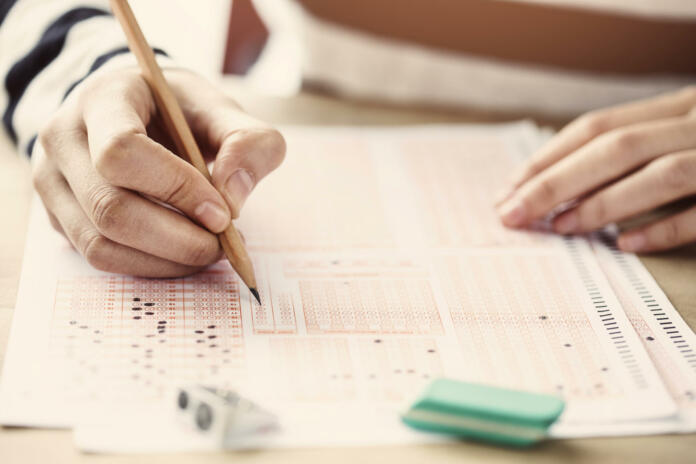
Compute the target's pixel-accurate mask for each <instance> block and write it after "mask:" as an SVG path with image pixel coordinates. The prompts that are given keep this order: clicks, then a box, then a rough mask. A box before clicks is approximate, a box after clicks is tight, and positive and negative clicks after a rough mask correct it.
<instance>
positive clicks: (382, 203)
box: [0, 122, 696, 452]
mask: <svg viewBox="0 0 696 464" xmlns="http://www.w3.org/2000/svg"><path fill="white" fill-rule="evenodd" d="M283 132H284V134H285V137H286V140H287V143H288V154H287V157H286V160H285V162H284V164H283V165H282V167H281V168H279V169H278V170H277V171H276V172H274V173H273V174H271V175H270V176H269V177H268V178H267V179H265V180H264V181H263V182H262V183H261V184H260V185H259V186H258V187H257V189H256V191H255V192H254V194H253V195H252V196H251V198H250V199H249V201H248V203H247V205H246V207H245V210H244V213H243V216H242V218H241V219H240V220H239V221H238V223H237V226H238V227H239V229H240V230H242V231H243V232H244V234H245V236H246V239H247V246H248V249H249V251H250V254H251V256H252V258H253V260H254V262H255V268H256V274H257V279H258V284H259V287H258V289H259V291H260V294H261V300H262V305H257V304H256V303H255V302H254V301H253V298H251V297H250V295H249V292H248V290H247V289H246V288H245V287H244V286H243V284H240V281H239V279H238V278H237V276H236V275H235V273H234V272H233V271H232V269H231V268H230V266H229V264H228V263H226V262H220V263H218V264H216V265H214V266H212V267H210V268H209V269H207V270H205V271H203V272H201V273H200V274H197V275H194V276H190V277H186V278H181V279H170V280H154V279H142V278H134V277H128V276H121V275H113V274H107V273H103V272H99V271H96V270H94V269H92V268H90V266H89V265H88V264H87V263H86V262H85V261H84V260H83V258H82V257H80V256H79V255H78V254H77V253H76V252H75V251H74V250H72V249H71V247H70V246H69V244H68V243H67V241H65V239H63V238H62V237H61V236H60V235H59V234H57V233H56V232H54V231H53V230H52V229H51V228H50V225H49V222H48V219H47V218H46V215H45V212H44V211H43V208H42V207H41V205H40V204H39V203H36V202H35V204H34V208H33V211H32V218H31V223H30V227H29V235H28V238H27V247H26V252H25V258H24V268H23V274H22V280H21V284H20V290H19V295H18V300H17V306H16V310H15V314H14V320H13V325H12V330H11V335H10V342H9V346H8V350H7V356H6V359H5V365H4V369H3V374H2V379H1V382H2V383H1V384H0V422H1V423H3V424H8V425H22V426H36V427H73V428H75V436H76V441H77V444H78V446H79V447H80V448H81V449H84V450H90V451H111V452H128V451H133V452H143V451H177V450H199V449H208V448H210V447H211V444H210V443H208V442H206V441H205V440H204V439H202V438H201V437H200V436H198V435H196V434H195V433H193V432H190V431H188V430H186V429H185V428H183V427H181V426H180V425H179V423H178V422H177V421H176V420H175V417H174V415H175V403H174V400H173V396H174V392H175V391H176V388H177V387H179V386H182V385H190V384H192V383H196V384H203V385H211V386H216V387H221V388H231V389H234V390H236V391H238V392H240V393H242V394H243V395H245V396H248V397H250V398H251V399H254V400H256V401H257V402H258V403H259V404H261V405H262V406H263V407H265V408H266V409H269V410H271V411H273V412H274V413H275V414H277V416H278V417H279V420H280V431H279V433H277V434H275V435H274V436H273V438H271V439H269V440H268V442H267V443H264V446H278V447H286V446H327V445H373V444H402V443H424V442H432V441H436V440H443V438H439V437H435V436H432V435H428V434H424V433H418V432H414V431H411V430H409V429H408V428H407V427H406V426H404V425H403V424H402V423H401V422H400V418H399V414H400V412H401V411H403V410H404V408H405V407H406V405H408V404H409V402H410V401H413V400H414V399H415V397H416V396H417V394H418V393H419V391H420V390H422V389H423V388H424V386H425V385H426V384H427V383H428V382H430V381H431V380H432V379H434V378H437V377H448V378H454V379H460V380H464V381H470V382H479V383H485V384H490V385H497V386H503V387H511V388H516V389H523V390H529V391H535V392H542V393H549V394H554V395H559V396H561V397H562V398H563V399H564V400H565V401H566V404H567V406H566V409H565V411H564V412H563V415H562V416H561V418H560V420H559V422H558V423H556V424H555V425H554V427H553V428H552V430H551V434H552V435H553V436H555V437H580V436H600V435H617V434H645V433H665V432H693V431H696V398H695V395H696V352H695V351H694V349H695V348H696V340H695V337H694V333H693V332H692V331H691V330H690V329H689V327H688V326H687V325H686V324H685V323H684V321H683V320H682V319H681V317H680V316H679V314H678V313H677V312H676V310H675V309H674V308H673V307H672V305H671V304H670V302H669V301H668V300H667V298H666V297H665V296H664V294H663V293H662V291H661V290H660V289H659V287H658V286H657V284H656V283H655V281H654V280H653V279H652V277H651V276H650V274H649V273H648V272H647V271H646V270H645V269H644V268H643V266H642V264H641V263H640V261H639V260H638V259H637V258H636V257H635V256H633V255H629V254H624V253H621V252H620V251H618V250H617V249H616V248H615V247H614V246H613V240H612V235H611V231H606V232H603V233H602V234H598V235H597V236H596V237H589V238H584V237H559V236H556V235H553V234H549V233H546V232H545V231H544V230H543V229H544V228H543V227H542V226H540V227H539V228H538V230H535V231H515V230H509V229H505V228H504V227H502V226H501V225H500V223H499V221H498V219H497V216H496V213H495V210H494V208H493V203H494V196H495V194H496V193H497V191H498V190H499V189H500V188H502V187H503V186H504V179H505V178H506V175H507V173H509V172H510V171H511V170H513V169H514V167H515V166H516V165H518V164H519V163H520V162H522V161H523V160H524V158H525V157H526V156H527V155H528V154H529V153H531V151H533V150H534V149H535V148H536V147H538V146H539V145H540V144H541V143H542V142H543V140H544V139H545V138H546V137H547V135H546V134H545V133H544V132H543V131H540V130H539V129H538V128H536V126H534V125H532V124H530V123H526V122H522V123H516V124H509V125H495V126H476V125H471V126H423V127H407V128H301V127H289V128H286V129H285V130H284V131H283Z"/></svg>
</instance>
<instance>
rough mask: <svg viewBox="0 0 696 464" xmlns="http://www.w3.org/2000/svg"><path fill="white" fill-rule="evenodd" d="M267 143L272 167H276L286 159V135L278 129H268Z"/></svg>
mask: <svg viewBox="0 0 696 464" xmlns="http://www.w3.org/2000/svg"><path fill="white" fill-rule="evenodd" d="M266 134H267V135H266V141H267V142H266V143H267V144H268V147H269V148H268V153H269V161H270V168H271V169H275V168H277V167H278V166H280V164H281V163H282V162H283V160H284V159H285V152H286V150H287V145H286V143H285V137H283V134H281V133H280V131H278V130H277V129H273V128H270V129H268V130H267V131H266Z"/></svg>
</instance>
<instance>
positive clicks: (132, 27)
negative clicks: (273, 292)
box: [110, 0, 261, 304]
mask: <svg viewBox="0 0 696 464" xmlns="http://www.w3.org/2000/svg"><path fill="white" fill-rule="evenodd" d="M110 1H111V9H112V11H113V12H114V15H115V16H116V18H117V19H118V21H119V23H120V24H121V27H122V29H123V31H124V33H125V34H126V39H127V41H128V47H129V48H130V50H131V52H132V53H133V54H134V55H135V57H136V59H137V60H138V64H139V66H140V70H141V72H142V75H143V78H144V79H145V81H146V82H147V83H148V85H149V86H150V90H151V91H152V95H153V96H154V99H155V103H156V104H157V109H158V110H159V112H160V115H161V116H162V120H163V121H164V124H165V127H166V129H167V132H168V133H169V135H170V137H171V138H172V140H173V141H174V143H175V145H176V148H177V150H178V151H179V154H181V155H183V156H185V157H186V158H188V161H189V162H190V163H191V164H192V165H193V166H195V167H196V169H198V170H199V171H200V172H201V174H203V175H204V176H205V177H206V178H207V179H208V181H211V177H210V173H209V172H208V167H207V166H206V164H205V160H204V159H203V155H201V151H200V149H199V148H198V145H197V144H196V140H195V139H194V137H193V133H192V132H191V128H190V127H189V125H188V123H187V122H186V118H185V117H184V113H183V112H182V111H181V107H180V106H179V103H178V102H177V101H176V97H175V96H174V94H173V93H172V90H171V89H170V87H169V85H168V84H167V81H166V79H165V78H164V74H163V73H162V70H161V69H160V67H159V65H158V64H157V61H156V60H155V54H154V53H153V51H152V48H150V46H149V45H148V43H147V41H146V40H145V36H144V35H143V32H142V31H141V30H140V26H138V22H137V21H136V19H135V15H134V14H133V11H132V10H131V8H130V5H128V1H127V0H110ZM218 238H219V239H220V245H221V246H222V249H223V250H224V252H225V255H226V256H227V259H228V260H229V261H230V264H231V265H232V267H233V268H234V270H235V271H237V274H239V277H241V279H242V281H244V283H245V284H246V286H247V287H249V291H251V293H252V295H254V298H256V301H258V303H259V304H261V299H260V298H259V292H258V290H257V289H256V277H255V276H254V266H253V264H252V262H251V259H250V258H249V254H248V253H247V251H246V249H245V248H244V243H243V241H242V237H241V236H240V235H239V232H238V231H237V229H235V228H234V225H233V224H232V223H231V222H230V226H229V227H228V228H227V230H225V231H224V232H222V233H220V234H218Z"/></svg>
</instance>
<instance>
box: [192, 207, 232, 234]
mask: <svg viewBox="0 0 696 464" xmlns="http://www.w3.org/2000/svg"><path fill="white" fill-rule="evenodd" d="M193 213H194V214H195V215H196V217H197V218H198V220H199V221H201V223H202V224H203V225H204V226H205V227H207V228H208V229H210V230H211V231H212V232H222V231H223V230H225V228H226V227H227V224H229V222H230V216H229V214H227V212H226V211H225V210H224V209H222V208H221V207H220V206H218V205H216V204H215V203H213V202H212V201H204V202H203V203H201V204H200V205H198V206H197V207H196V210H195V211H194V212H193Z"/></svg>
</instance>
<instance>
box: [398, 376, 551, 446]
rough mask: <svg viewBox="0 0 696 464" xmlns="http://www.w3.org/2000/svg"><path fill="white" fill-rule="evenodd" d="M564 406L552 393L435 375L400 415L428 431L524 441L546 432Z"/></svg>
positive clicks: (526, 443)
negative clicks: (435, 378)
mask: <svg viewBox="0 0 696 464" xmlns="http://www.w3.org/2000/svg"><path fill="white" fill-rule="evenodd" d="M564 406H565V403H564V402H563V400H562V399H560V398H558V397H557V396H553V395H544V394H539V393H530V392H524V391H517V390H508V389H506V388H498V387H492V386H488V385H480V384H474V383H467V382H459V381H456V380H450V379H437V380H435V381H433V382H432V383H431V384H430V385H429V386H428V388H427V389H426V390H425V392H424V393H423V394H422V395H421V397H420V398H419V399H418V400H416V402H415V403H413V404H412V405H411V407H410V408H409V409H408V411H406V413H405V414H404V415H403V416H402V420H403V421H404V422H405V423H406V424H407V425H409V426H411V427H413V428H416V429H419V430H425V431H428V432H437V433H444V434H449V435H455V436H458V437H463V438H471V439H475V440H482V441H487V442H493V443H499V444H504V445H511V446H529V445H531V444H534V443H536V442H538V441H540V440H542V439H543V438H544V437H545V436H546V434H547V430H548V428H549V427H550V426H551V424H553V423H554V422H555V421H556V419H558V416H560V415H561V412H562V411H563V407H564Z"/></svg>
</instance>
